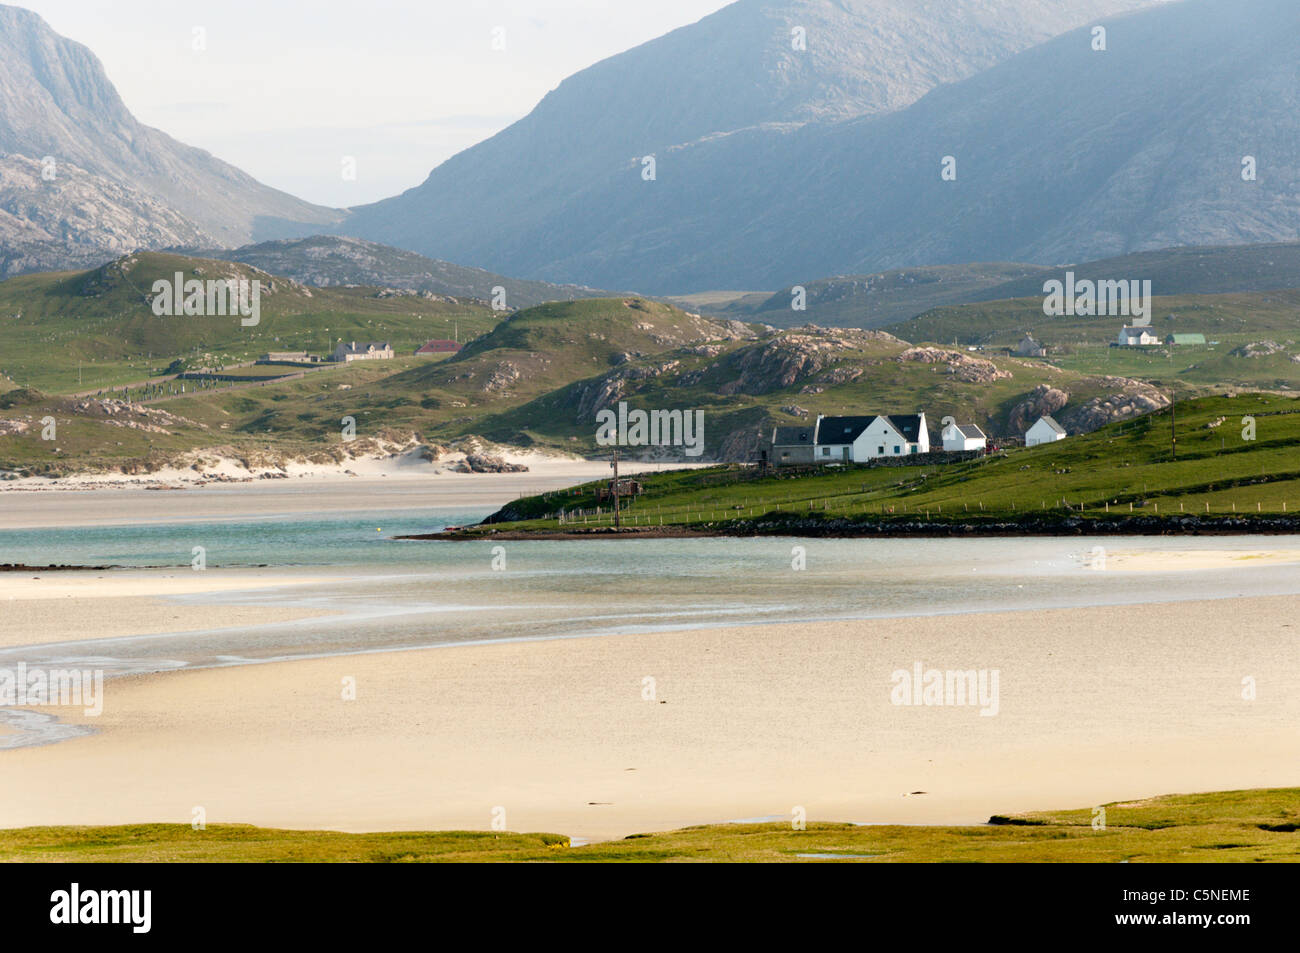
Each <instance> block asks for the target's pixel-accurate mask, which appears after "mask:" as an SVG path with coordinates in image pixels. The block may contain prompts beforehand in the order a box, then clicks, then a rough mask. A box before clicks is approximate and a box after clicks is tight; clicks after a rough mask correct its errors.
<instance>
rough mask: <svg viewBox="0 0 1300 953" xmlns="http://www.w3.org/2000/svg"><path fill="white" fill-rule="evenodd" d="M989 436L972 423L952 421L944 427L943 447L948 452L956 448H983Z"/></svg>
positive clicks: (956, 449)
mask: <svg viewBox="0 0 1300 953" xmlns="http://www.w3.org/2000/svg"><path fill="white" fill-rule="evenodd" d="M988 442H989V438H988V437H986V436H985V435H984V431H983V430H980V428H979V427H976V426H975V425H974V424H957V423H952V424H949V425H948V426H947V427H945V428H944V431H943V449H944V450H946V451H947V452H949V453H953V452H955V451H958V450H983V449H984V448H985V447H987V446H988Z"/></svg>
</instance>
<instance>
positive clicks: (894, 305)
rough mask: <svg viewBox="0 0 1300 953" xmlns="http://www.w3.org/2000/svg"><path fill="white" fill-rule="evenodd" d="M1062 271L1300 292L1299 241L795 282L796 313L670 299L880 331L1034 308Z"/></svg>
mask: <svg viewBox="0 0 1300 953" xmlns="http://www.w3.org/2000/svg"><path fill="white" fill-rule="evenodd" d="M1067 270H1069V271H1073V272H1074V273H1075V275H1076V276H1077V277H1078V278H1079V279H1080V280H1082V279H1090V280H1094V281H1096V280H1106V279H1110V280H1115V281H1119V280H1131V279H1148V280H1150V281H1151V283H1152V290H1153V291H1154V293H1155V294H1157V295H1161V296H1165V297H1168V296H1174V295H1180V296H1187V295H1224V294H1243V293H1249V292H1264V291H1278V290H1285V289H1291V288H1300V243H1287V244H1266V245H1238V246H1207V247H1203V248H1169V249H1162V250H1159V251H1150V252H1138V253H1135V254H1131V255H1123V256H1120V257H1116V258H1107V259H1103V260H1101V261H1091V262H1083V263H1080V264H1076V265H1063V266H1060V267H1056V268H1048V267H1044V266H1040V265H1027V264H1008V263H994V264H978V263H976V264H962V265H937V266H932V267H926V268H906V269H900V270H896V271H889V272H883V273H881V274H875V275H838V276H835V277H832V278H820V279H815V280H813V279H810V280H807V281H803V282H800V284H801V285H802V286H803V287H804V288H806V289H807V292H808V299H807V306H808V310H807V311H804V312H795V311H792V310H791V308H790V302H791V295H790V291H791V289H790V288H783V289H782V290H781V291H779V292H777V293H775V294H762V293H757V292H748V293H744V294H741V293H731V294H728V293H719V292H714V293H707V292H706V293H701V294H698V295H684V296H680V297H678V298H676V299H674V300H676V301H679V302H681V303H683V304H685V305H687V306H689V307H694V308H697V309H699V310H702V311H704V312H705V313H706V314H712V315H718V316H723V317H730V318H737V319H740V320H743V321H763V322H766V323H768V324H774V325H777V326H780V327H791V326H793V325H796V324H807V323H812V324H823V325H828V326H830V327H849V328H881V327H890V326H894V325H898V324H899V322H903V321H907V320H909V319H911V318H914V317H918V316H920V315H923V314H925V313H926V312H927V311H931V310H933V309H936V308H943V307H948V306H954V305H961V304H972V303H980V302H990V301H1008V300H1010V299H1016V298H1038V299H1039V302H1040V304H1041V300H1042V294H1043V283H1044V282H1045V281H1047V280H1049V279H1053V278H1056V279H1061V280H1063V279H1064V276H1065V272H1066V271H1067ZM1116 331H1118V328H1116ZM900 333H901V334H902V336H903V337H908V334H907V333H906V332H900ZM908 339H909V340H950V338H929V337H921V338H911V337H908Z"/></svg>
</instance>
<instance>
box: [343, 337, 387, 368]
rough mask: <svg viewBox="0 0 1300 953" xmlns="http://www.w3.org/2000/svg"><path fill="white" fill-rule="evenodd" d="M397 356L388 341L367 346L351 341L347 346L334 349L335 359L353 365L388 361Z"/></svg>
mask: <svg viewBox="0 0 1300 953" xmlns="http://www.w3.org/2000/svg"><path fill="white" fill-rule="evenodd" d="M396 356H397V355H396V354H395V353H393V346H392V345H391V344H389V343H388V342H387V341H384V342H383V343H379V342H370V343H366V344H358V343H357V342H356V341H350V342H348V343H347V344H340V345H339V346H338V347H336V348H335V349H334V355H333V359H334V360H335V361H339V362H341V363H347V364H351V363H352V362H353V361H375V360H387V359H389V358H393V357H396Z"/></svg>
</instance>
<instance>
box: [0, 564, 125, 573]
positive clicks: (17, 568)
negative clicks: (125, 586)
mask: <svg viewBox="0 0 1300 953" xmlns="http://www.w3.org/2000/svg"><path fill="white" fill-rule="evenodd" d="M125 568H126V567H125V566H55V565H49V566H28V565H27V564H26V563H0V572H87V571H94V570H108V569H125Z"/></svg>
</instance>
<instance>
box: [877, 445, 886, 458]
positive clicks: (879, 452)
mask: <svg viewBox="0 0 1300 953" xmlns="http://www.w3.org/2000/svg"><path fill="white" fill-rule="evenodd" d="M876 454H877V455H878V456H882V457H883V456H884V455H885V448H884V447H877V448H876Z"/></svg>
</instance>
